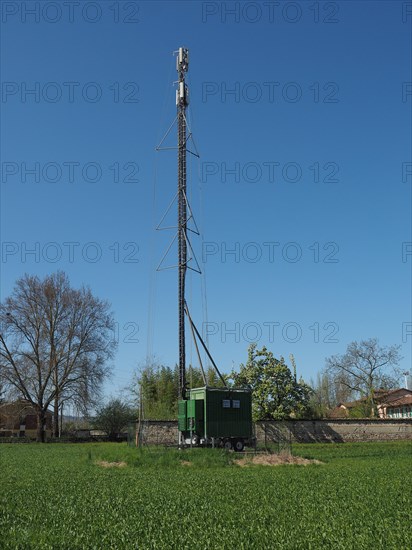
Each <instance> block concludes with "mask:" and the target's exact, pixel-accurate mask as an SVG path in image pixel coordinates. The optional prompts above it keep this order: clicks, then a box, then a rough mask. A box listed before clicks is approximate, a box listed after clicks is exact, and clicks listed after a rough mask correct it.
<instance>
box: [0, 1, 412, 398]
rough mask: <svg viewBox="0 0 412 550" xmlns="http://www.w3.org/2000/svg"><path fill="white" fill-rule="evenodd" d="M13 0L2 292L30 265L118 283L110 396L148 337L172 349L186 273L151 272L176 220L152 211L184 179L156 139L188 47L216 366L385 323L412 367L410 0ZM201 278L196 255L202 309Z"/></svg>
mask: <svg viewBox="0 0 412 550" xmlns="http://www.w3.org/2000/svg"><path fill="white" fill-rule="evenodd" d="M36 4H38V5H39V6H40V7H39V8H36ZM69 4H70V5H69ZM56 5H58V7H59V8H61V9H57V8H56ZM1 7H2V24H1V80H2V83H3V84H2V85H3V87H2V103H1V167H2V179H1V243H2V258H1V298H2V299H3V298H4V297H5V296H6V295H8V294H9V293H10V291H11V289H12V287H13V285H14V282H15V280H16V279H17V278H18V277H20V276H21V275H23V274H24V273H25V272H28V273H36V274H38V275H40V276H43V275H45V274H46V273H50V272H52V271H55V270H57V269H62V270H64V271H66V272H67V273H68V274H69V276H70V279H71V282H72V284H73V285H74V286H77V285H80V284H82V283H85V284H88V285H90V287H91V288H92V290H93V292H94V293H95V294H96V295H98V296H99V297H101V298H106V299H107V300H109V301H110V302H111V304H112V307H113V311H114V313H115V317H116V321H117V323H118V326H119V341H120V342H119V350H118V353H117V356H116V360H115V364H114V376H113V379H112V381H111V382H110V383H109V384H107V386H106V393H107V394H114V393H116V392H117V391H118V390H119V389H120V388H122V387H124V386H125V385H126V384H127V383H128V382H129V381H130V379H131V375H132V372H133V370H134V368H136V366H138V365H139V364H142V363H143V362H144V360H145V357H146V355H147V353H148V352H150V353H154V354H155V355H156V356H157V358H158V359H159V360H160V361H161V362H163V363H164V364H168V365H173V364H174V363H175V362H176V361H177V304H176V302H177V286H176V280H177V273H176V272H175V271H165V272H161V273H157V274H155V268H156V266H157V263H158V262H159V261H160V259H161V257H162V255H163V252H164V250H165V248H166V247H167V245H168V242H169V241H168V240H169V238H171V237H172V234H166V233H167V232H164V233H158V232H154V231H153V228H154V226H155V225H156V224H157V223H158V222H159V221H160V218H161V215H162V213H163V211H164V210H165V208H166V207H167V205H168V203H169V201H170V200H171V199H172V197H173V195H174V193H175V188H176V158H175V152H162V153H155V152H154V148H155V146H156V145H157V143H158V141H159V140H160V138H161V136H162V134H163V132H164V131H165V130H166V129H167V127H168V126H169V124H170V123H171V122H172V120H173V118H174V116H175V98H174V88H173V80H175V78H176V72H175V64H174V58H173V56H172V52H173V50H176V49H177V48H178V47H179V46H186V47H188V48H189V49H190V70H189V76H190V80H189V83H190V95H191V119H192V121H193V125H192V126H193V128H192V129H193V132H194V135H195V139H196V144H197V147H198V149H199V152H200V154H201V159H200V162H197V161H195V159H193V162H191V164H190V172H191V175H192V178H191V179H192V190H191V195H192V202H193V209H194V211H195V214H196V218H197V222H198V225H199V226H200V227H201V230H202V233H203V254H202V241H201V240H200V239H197V240H196V239H193V244H194V247H195V249H196V251H197V255H198V258H199V260H201V259H202V256H203V259H204V260H205V266H204V267H205V272H206V284H207V309H208V321H209V323H210V324H209V325H208V328H209V332H211V333H216V334H210V335H209V344H210V349H211V351H212V354H213V356H214V358H215V360H216V362H217V363H218V365H219V366H220V367H221V369H222V370H223V371H225V372H228V371H229V370H230V369H231V368H232V364H234V365H235V366H237V365H238V364H239V363H240V362H244V361H245V360H246V358H247V347H248V345H249V340H253V339H256V338H258V344H259V345H267V347H269V348H270V349H271V350H273V352H274V353H275V355H283V356H285V357H286V358H288V356H289V354H290V353H293V354H294V355H295V358H296V362H297V366H298V371H299V373H300V374H302V375H303V377H304V378H305V379H307V380H309V379H310V378H311V377H314V376H315V374H316V372H317V371H318V370H320V369H321V368H322V367H323V366H324V360H325V357H327V356H329V355H331V354H335V353H342V352H344V350H345V348H346V346H347V344H348V343H349V342H351V341H353V340H360V339H363V338H369V337H378V338H379V340H380V342H381V343H382V344H388V345H389V344H400V345H402V354H403V355H404V360H403V362H402V367H403V368H405V369H410V367H411V343H412V334H411V333H412V325H411V322H412V314H411V266H412V245H411V244H410V243H411V241H412V236H411V185H412V175H411V164H410V163H411V153H410V151H411V105H412V87H411V86H412V85H411V84H408V83H410V82H411V81H412V76H411V22H412V13H411V11H412V7H411V5H410V3H405V2H396V1H391V2H384V1H379V2H369V1H364V2H362V1H360V2H336V3H335V2H319V3H317V2H312V1H310V2H293V3H291V2H286V3H285V2H275V3H262V2H260V3H258V2H249V3H242V2H240V3H239V2H223V3H218V2H204V3H202V2H150V3H149V2H116V1H113V0H110V1H107V2H106V1H100V2H81V3H80V5H79V6H77V4H76V3H67V2H66V3H65V2H57V3H56V2H54V3H50V2H37V3H35V2H30V1H28V2H25V3H22V2H2V5H1ZM30 9H34V10H36V9H37V10H38V11H37V12H36V11H35V13H34V14H30V13H26V11H27V10H30ZM25 10H26V11H25ZM233 10H235V11H234V13H233ZM236 10H237V11H236ZM127 21H128V22H127ZM30 90H34V93H30ZM230 90H232V93H230ZM168 143H169V144H170V145H174V143H175V136H174V135H173V134H172V135H171V138H170V141H169V142H168ZM408 163H409V164H408ZM27 170H29V171H30V170H32V172H29V173H26V171H27ZM33 170H34V173H33ZM36 171H37V172H38V174H36V173H35V172H36ZM233 171H234V172H233ZM53 180H55V181H53ZM93 180H96V181H93ZM117 180H119V181H117ZM127 180H129V181H127ZM173 221H174V220H173ZM64 243H66V244H64ZM67 243H72V244H67ZM116 243H117V244H116ZM265 243H266V244H265ZM233 249H234V250H237V252H236V253H235V254H230V253H229V252H228V251H230V250H233ZM30 250H34V252H33V253H32V254H30V253H29V252H28V251H30ZM173 253H174V249H172V250H171V254H172V256H173ZM402 253H403V255H402ZM136 259H137V260H138V262H136V261H133V260H136ZM94 260H96V261H94ZM172 260H173V258H172ZM201 290H202V289H201V279H200V278H199V277H198V276H197V275H193V277H192V278H191V279H189V290H188V299H189V302H190V303H191V304H192V306H191V307H192V312H193V317H194V319H195V321H196V322H197V324H198V325H199V326H200V327H202V322H203V321H204V315H203V313H202V307H201V304H202V291H201ZM149 319H150V322H149ZM310 327H311V328H310ZM231 330H232V332H230V331H231ZM136 331H137V333H136V334H134V333H135V332H136ZM233 331H234V333H233ZM402 332H404V334H402ZM148 334H152V337H151V338H148ZM136 339H137V340H138V342H137V341H130V340H136ZM148 340H149V345H148ZM191 353H193V357H194V350H191V347H190V344H189V343H188V359H189V360H190V357H191Z"/></svg>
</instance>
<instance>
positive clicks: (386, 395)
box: [338, 388, 412, 409]
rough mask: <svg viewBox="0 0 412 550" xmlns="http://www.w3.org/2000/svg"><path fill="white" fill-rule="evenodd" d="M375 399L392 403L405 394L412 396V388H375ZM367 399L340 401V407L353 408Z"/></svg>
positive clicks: (378, 401) (379, 401)
mask: <svg viewBox="0 0 412 550" xmlns="http://www.w3.org/2000/svg"><path fill="white" fill-rule="evenodd" d="M374 394H375V401H376V402H377V403H380V404H381V403H385V404H386V403H392V402H393V401H396V400H398V399H402V398H403V397H404V396H412V390H407V389H406V388H398V389H396V390H375V392H374ZM366 400H367V398H366V397H362V398H361V399H357V400H356V401H347V402H345V403H339V404H338V407H342V408H345V409H352V408H353V407H357V406H358V405H362V403H364V402H365V401H366Z"/></svg>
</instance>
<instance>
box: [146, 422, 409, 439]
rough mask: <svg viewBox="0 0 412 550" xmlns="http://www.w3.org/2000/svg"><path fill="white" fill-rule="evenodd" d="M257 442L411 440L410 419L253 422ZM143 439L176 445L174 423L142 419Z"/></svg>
mask: <svg viewBox="0 0 412 550" xmlns="http://www.w3.org/2000/svg"><path fill="white" fill-rule="evenodd" d="M255 430H256V437H257V440H258V443H261V444H263V443H265V442H266V443H270V442H271V441H279V440H283V439H287V440H291V441H292V442H299V443H315V442H336V443H341V442H345V441H383V440H394V439H412V420H409V419H392V420H381V419H376V420H375V419H373V420H349V419H335V420H286V421H282V422H278V421H268V422H263V421H261V422H256V424H255ZM144 438H145V442H146V443H147V444H148V445H176V444H177V441H178V431H177V422H175V421H173V420H170V421H162V420H149V421H146V422H145V426H144Z"/></svg>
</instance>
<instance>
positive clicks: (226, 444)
mask: <svg viewBox="0 0 412 550" xmlns="http://www.w3.org/2000/svg"><path fill="white" fill-rule="evenodd" d="M223 447H224V448H225V449H226V450H227V451H230V450H231V448H232V442H231V441H230V439H225V441H224V442H223Z"/></svg>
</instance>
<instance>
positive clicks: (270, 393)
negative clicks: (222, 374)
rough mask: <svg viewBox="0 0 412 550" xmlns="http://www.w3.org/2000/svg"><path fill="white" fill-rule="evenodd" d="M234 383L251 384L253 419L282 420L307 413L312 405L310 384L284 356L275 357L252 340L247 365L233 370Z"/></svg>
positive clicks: (245, 385)
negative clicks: (258, 347)
mask: <svg viewBox="0 0 412 550" xmlns="http://www.w3.org/2000/svg"><path fill="white" fill-rule="evenodd" d="M231 378H232V379H233V382H234V386H236V387H250V388H251V390H252V411H253V418H254V420H270V419H274V420H281V419H285V418H290V417H291V416H293V417H304V416H305V415H306V413H307V410H308V406H309V398H310V394H311V389H310V387H309V386H308V385H307V384H305V382H304V381H303V380H302V379H300V380H299V381H297V380H296V378H295V376H294V375H293V374H292V372H291V370H290V368H289V367H288V366H287V365H286V363H285V360H284V359H283V357H280V359H276V357H274V355H273V353H272V352H271V351H269V350H268V349H266V348H265V347H263V348H262V349H261V350H258V349H257V347H256V344H251V345H250V346H249V350H248V360H247V363H246V365H244V364H241V365H240V370H239V372H232V374H231Z"/></svg>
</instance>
